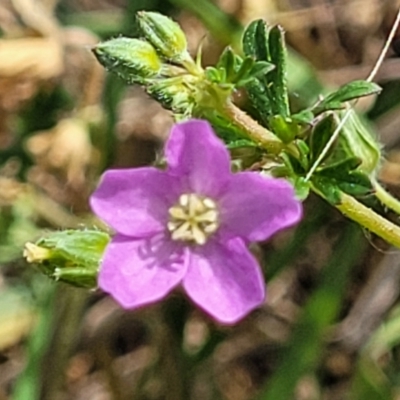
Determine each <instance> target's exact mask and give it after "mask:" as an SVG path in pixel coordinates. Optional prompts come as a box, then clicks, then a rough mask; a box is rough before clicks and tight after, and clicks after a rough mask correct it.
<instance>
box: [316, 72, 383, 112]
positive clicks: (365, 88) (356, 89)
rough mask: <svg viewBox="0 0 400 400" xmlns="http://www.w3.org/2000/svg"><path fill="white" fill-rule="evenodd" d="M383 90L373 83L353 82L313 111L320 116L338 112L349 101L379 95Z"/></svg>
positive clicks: (324, 100) (331, 95)
mask: <svg viewBox="0 0 400 400" xmlns="http://www.w3.org/2000/svg"><path fill="white" fill-rule="evenodd" d="M381 90H382V88H381V87H380V86H378V85H377V84H376V83H373V82H368V81H363V80H359V81H353V82H350V83H347V84H346V85H343V86H341V87H340V88H339V89H338V90H337V91H335V92H333V93H331V94H329V95H328V96H327V97H325V98H324V99H323V100H322V101H321V102H320V103H318V104H317V105H316V106H315V108H314V110H313V111H314V112H315V113H316V114H320V113H322V112H324V111H327V110H338V109H341V108H343V103H345V102H347V101H350V100H353V99H358V98H360V97H364V96H369V95H371V94H375V93H379V92H380V91H381Z"/></svg>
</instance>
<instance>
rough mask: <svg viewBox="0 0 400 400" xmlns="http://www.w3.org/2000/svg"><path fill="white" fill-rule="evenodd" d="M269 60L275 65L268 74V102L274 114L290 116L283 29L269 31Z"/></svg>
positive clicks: (277, 28) (274, 28) (276, 28)
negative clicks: (269, 95) (269, 81)
mask: <svg viewBox="0 0 400 400" xmlns="http://www.w3.org/2000/svg"><path fill="white" fill-rule="evenodd" d="M268 43H269V46H268V47H269V53H270V58H269V59H267V61H268V62H271V63H272V64H274V65H275V67H276V68H275V69H274V70H273V71H271V72H270V74H269V79H270V80H271V83H272V84H271V86H269V88H270V94H271V97H270V101H271V104H272V106H273V108H274V114H281V115H282V116H284V117H287V116H289V115H290V110H289V95H288V90H287V81H286V75H287V72H286V64H287V61H286V58H287V54H286V45H285V37H284V31H283V28H282V27H280V26H279V25H277V26H274V27H272V28H271V29H270V31H269V37H268Z"/></svg>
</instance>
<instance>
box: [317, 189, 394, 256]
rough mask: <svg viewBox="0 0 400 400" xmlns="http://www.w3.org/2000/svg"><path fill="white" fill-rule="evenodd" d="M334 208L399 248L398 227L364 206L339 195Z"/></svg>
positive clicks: (348, 197) (353, 199)
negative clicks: (339, 201)
mask: <svg viewBox="0 0 400 400" xmlns="http://www.w3.org/2000/svg"><path fill="white" fill-rule="evenodd" d="M319 194H320V193H319ZM336 208H337V209H338V210H340V211H341V212H342V213H343V214H344V215H345V216H346V217H348V218H350V219H352V220H353V221H355V222H357V223H358V224H360V225H361V226H363V227H364V228H366V229H368V230H369V231H371V232H373V233H375V234H376V235H378V236H380V237H381V238H382V239H384V240H386V241H387V242H388V243H390V244H392V245H393V246H396V247H399V248H400V227H398V226H397V225H395V224H393V223H392V222H390V221H388V220H387V219H385V218H383V217H382V216H380V215H379V214H377V213H376V212H375V211H373V210H372V209H370V208H368V207H366V206H364V204H361V203H360V202H358V201H357V200H356V199H355V198H353V197H351V196H349V195H347V194H345V193H341V203H340V204H338V205H336Z"/></svg>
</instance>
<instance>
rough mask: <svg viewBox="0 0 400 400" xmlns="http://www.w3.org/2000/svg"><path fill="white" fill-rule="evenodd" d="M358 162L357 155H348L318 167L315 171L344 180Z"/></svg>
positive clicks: (359, 162) (359, 161)
mask: <svg viewBox="0 0 400 400" xmlns="http://www.w3.org/2000/svg"><path fill="white" fill-rule="evenodd" d="M360 164H361V160H360V159H359V158H358V157H349V158H346V159H345V160H341V161H339V162H337V163H335V164H331V165H329V166H327V167H323V168H319V169H318V170H317V173H318V174H319V175H322V176H326V177H329V178H337V179H341V180H345V179H346V177H347V176H348V175H349V173H350V172H353V171H355V170H356V168H357V167H358V166H359V165H360Z"/></svg>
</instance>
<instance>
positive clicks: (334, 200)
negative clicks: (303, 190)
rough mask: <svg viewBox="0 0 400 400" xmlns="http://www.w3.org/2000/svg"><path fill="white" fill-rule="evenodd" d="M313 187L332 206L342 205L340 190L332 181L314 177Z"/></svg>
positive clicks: (317, 176)
mask: <svg viewBox="0 0 400 400" xmlns="http://www.w3.org/2000/svg"><path fill="white" fill-rule="evenodd" d="M312 185H313V186H314V188H315V189H316V190H317V191H318V192H320V193H321V194H322V195H323V197H324V198H325V199H326V200H327V201H328V202H329V203H330V204H332V205H337V204H340V189H339V188H338V187H337V185H336V184H335V183H334V182H333V181H332V180H331V179H329V178H325V177H323V176H320V175H314V176H313V178H312Z"/></svg>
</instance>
